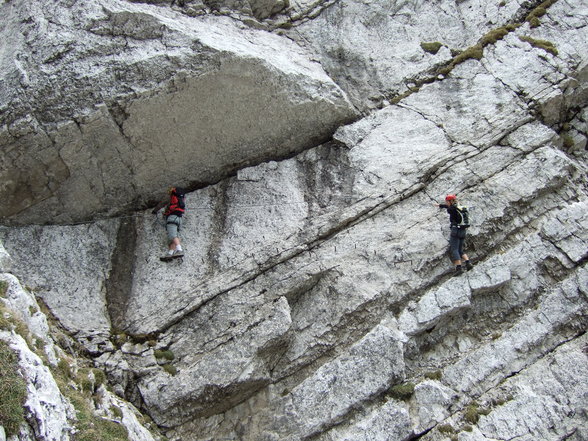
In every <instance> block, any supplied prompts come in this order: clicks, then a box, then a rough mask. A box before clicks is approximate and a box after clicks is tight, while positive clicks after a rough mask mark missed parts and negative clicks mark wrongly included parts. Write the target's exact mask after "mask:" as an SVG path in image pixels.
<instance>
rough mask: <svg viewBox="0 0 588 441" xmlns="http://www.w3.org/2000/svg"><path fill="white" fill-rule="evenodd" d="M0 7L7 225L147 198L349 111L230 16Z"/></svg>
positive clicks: (299, 55) (310, 67)
mask: <svg viewBox="0 0 588 441" xmlns="http://www.w3.org/2000/svg"><path fill="white" fill-rule="evenodd" d="M1 8H2V11H1V13H2V15H3V16H5V17H7V25H6V26H3V28H2V38H3V40H6V41H7V42H9V44H8V45H7V50H6V51H4V53H3V57H2V60H1V64H0V70H1V71H2V76H3V77H4V83H3V88H2V95H1V96H0V109H2V117H1V119H0V130H1V136H0V140H1V141H0V142H1V144H0V148H1V150H2V152H3V158H2V163H1V168H0V173H1V176H2V181H3V185H2V190H1V191H2V193H1V194H2V199H3V200H4V201H5V202H4V204H2V208H1V210H0V216H1V217H2V219H3V221H4V223H14V224H27V223H32V222H34V223H68V222H72V221H80V220H88V219H91V218H93V217H95V216H96V215H102V216H106V215H112V214H121V213H123V212H125V211H129V210H130V209H136V208H138V207H145V205H147V204H149V203H153V201H157V200H158V199H159V198H160V197H161V196H162V195H163V194H164V193H162V188H165V187H167V186H171V185H183V186H187V187H194V186H198V185H204V184H207V183H211V182H215V181H218V180H219V179H221V178H222V177H224V176H227V175H229V174H231V173H234V172H235V170H236V169H237V168H239V167H242V166H243V165H246V164H251V163H255V162H259V161H261V160H263V159H265V158H268V157H274V158H280V157H284V156H287V155H291V154H293V153H296V152H299V151H301V150H303V149H305V148H308V147H311V146H314V145H316V144H318V143H321V142H323V141H325V140H327V139H328V138H329V137H330V136H331V135H332V133H333V131H334V130H335V129H336V128H337V127H338V126H339V125H340V124H343V123H345V122H349V121H350V120H352V119H354V118H355V116H356V111H355V110H354V108H353V107H352V106H351V105H350V103H349V101H348V100H347V99H346V97H345V95H344V93H343V92H342V91H341V89H340V88H339V87H338V86H337V85H336V84H335V83H334V82H333V81H332V80H331V79H330V78H329V77H328V76H327V75H326V74H325V73H324V71H323V70H322V68H321V67H320V65H319V64H318V63H316V62H313V61H310V60H309V57H308V56H307V55H306V53H305V51H304V50H302V49H301V48H300V47H299V46H297V45H294V44H292V43H291V42H290V41H289V40H287V39H284V38H278V37H276V36H274V35H272V34H269V33H267V32H262V31H256V30H252V29H248V28H246V27H244V26H242V25H241V26H240V25H239V24H238V23H235V22H234V21H232V20H230V19H220V18H219V19H216V20H210V19H207V18H205V17H204V18H190V17H186V16H185V15H184V14H180V13H177V12H174V11H172V10H170V9H169V8H166V7H157V6H152V5H145V4H133V3H128V2H125V1H109V2H99V3H98V2H94V3H92V2H77V3H76V2H73V3H71V4H70V2H65V1H64V2H46V3H43V2H40V3H35V4H22V3H13V2H4V3H3V4H2V6H1ZM286 54H287V55H286Z"/></svg>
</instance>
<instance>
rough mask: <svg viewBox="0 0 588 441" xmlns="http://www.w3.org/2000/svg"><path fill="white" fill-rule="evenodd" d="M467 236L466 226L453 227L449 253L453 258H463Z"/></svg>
mask: <svg viewBox="0 0 588 441" xmlns="http://www.w3.org/2000/svg"><path fill="white" fill-rule="evenodd" d="M465 238H466V230H465V228H457V227H451V234H450V235H449V254H450V256H451V260H454V261H455V260H461V256H463V254H464V251H463V246H464V243H465Z"/></svg>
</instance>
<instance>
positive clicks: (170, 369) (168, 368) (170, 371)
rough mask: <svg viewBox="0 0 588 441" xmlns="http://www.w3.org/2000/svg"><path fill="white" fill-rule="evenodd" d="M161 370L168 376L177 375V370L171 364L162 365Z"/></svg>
mask: <svg viewBox="0 0 588 441" xmlns="http://www.w3.org/2000/svg"><path fill="white" fill-rule="evenodd" d="M163 370H164V371H166V372H167V373H168V374H170V375H176V374H177V373H178V369H177V368H176V367H175V366H174V365H173V364H164V365H163Z"/></svg>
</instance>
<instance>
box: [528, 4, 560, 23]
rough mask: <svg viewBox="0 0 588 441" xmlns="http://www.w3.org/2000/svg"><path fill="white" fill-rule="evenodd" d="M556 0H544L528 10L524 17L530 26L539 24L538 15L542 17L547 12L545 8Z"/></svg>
mask: <svg viewBox="0 0 588 441" xmlns="http://www.w3.org/2000/svg"><path fill="white" fill-rule="evenodd" d="M556 1H557V0H546V1H544V2H543V3H541V4H540V5H539V6H537V7H536V8H535V9H533V10H532V11H531V12H529V15H527V17H526V18H525V21H526V22H528V23H529V25H530V26H531V27H532V28H536V27H538V26H541V20H540V19H539V17H543V16H544V15H545V14H547V8H549V7H550V6H551V5H553V4H554V3H555V2H556Z"/></svg>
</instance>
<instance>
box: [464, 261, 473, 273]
mask: <svg viewBox="0 0 588 441" xmlns="http://www.w3.org/2000/svg"><path fill="white" fill-rule="evenodd" d="M465 266H466V270H467V271H469V270H471V269H472V268H473V267H474V265H472V262H470V261H469V260H466V261H465Z"/></svg>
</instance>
